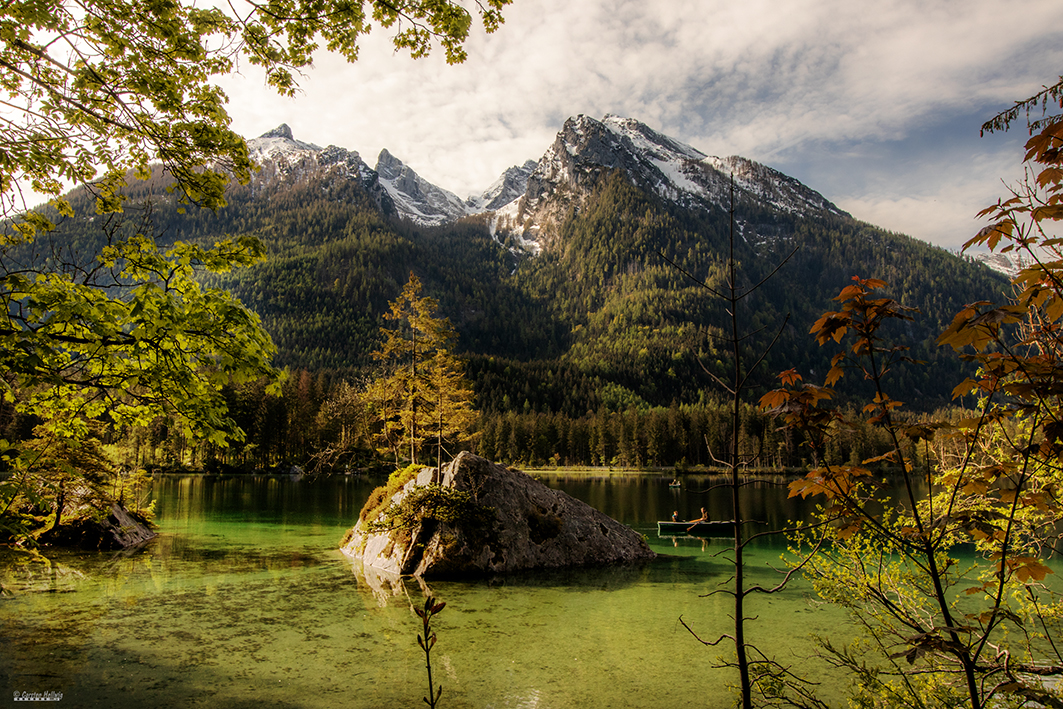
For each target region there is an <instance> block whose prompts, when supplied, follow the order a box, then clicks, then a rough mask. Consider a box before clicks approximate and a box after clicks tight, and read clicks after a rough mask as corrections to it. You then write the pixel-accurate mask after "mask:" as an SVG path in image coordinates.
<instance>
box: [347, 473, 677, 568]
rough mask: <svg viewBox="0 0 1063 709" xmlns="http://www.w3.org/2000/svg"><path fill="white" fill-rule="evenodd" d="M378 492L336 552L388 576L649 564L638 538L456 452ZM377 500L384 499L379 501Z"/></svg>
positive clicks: (649, 554)
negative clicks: (446, 461)
mask: <svg viewBox="0 0 1063 709" xmlns="http://www.w3.org/2000/svg"><path fill="white" fill-rule="evenodd" d="M392 487H393V488H395V489H394V492H393V494H391V495H390V496H388V495H387V492H383V491H384V490H385V488H378V490H377V492H376V493H375V495H374V496H371V497H370V500H369V502H367V503H366V507H365V508H364V509H363V510H362V517H361V518H360V519H359V520H358V524H357V525H356V526H355V527H354V529H353V530H351V532H350V533H349V534H348V538H347V539H346V540H344V544H343V548H342V550H343V552H344V553H345V554H347V555H349V556H351V557H354V558H356V559H360V560H361V561H362V562H363V563H364V564H367V565H369V566H372V567H375V568H377V569H381V570H383V571H388V572H391V573H396V574H412V575H416V576H424V577H432V576H435V577H440V576H462V575H478V574H503V573H508V572H513V571H523V570H529V569H555V568H563V567H569V566H601V565H606V564H627V563H634V562H641V561H647V560H649V559H652V558H654V557H655V556H656V555H655V554H654V552H653V551H652V550H651V549H650V548H649V546H648V545H647V544H646V541H645V540H644V539H643V538H642V536H641V535H640V534H638V533H636V532H635V531H634V530H632V529H631V528H630V527H627V526H625V525H623V524H620V523H619V522H617V521H616V520H614V519H612V518H610V517H608V516H607V515H604V514H602V513H601V512H599V511H598V510H596V509H594V508H593V507H591V506H590V505H587V504H586V503H583V502H580V501H579V500H577V499H575V498H573V497H571V496H569V495H567V494H565V493H563V492H561V491H559V490H552V489H550V488H548V487H546V486H545V485H543V484H542V483H540V482H538V481H536V480H534V479H532V478H530V477H528V476H527V475H525V474H524V473H522V472H520V471H517V470H511V469H509V468H506V467H503V466H501V465H496V464H494V463H491V462H490V461H487V460H484V459H483V458H480V457H478V456H475V455H472V454H471V453H461V454H460V455H458V457H457V458H455V459H454V461H453V462H452V463H451V464H450V465H448V466H446V467H445V468H444V469H443V470H442V471H439V470H438V469H436V468H424V469H422V470H421V471H420V472H419V473H417V474H416V476H415V477H413V478H412V479H410V480H408V481H402V480H393V481H392ZM381 495H384V496H385V497H388V498H389V499H382V498H381Z"/></svg>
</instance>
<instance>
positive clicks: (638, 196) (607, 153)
mask: <svg viewBox="0 0 1063 709" xmlns="http://www.w3.org/2000/svg"><path fill="white" fill-rule="evenodd" d="M278 130H279V129H278ZM267 137H268V138H269V145H270V146H272V149H273V150H274V152H273V153H269V154H267V153H266V152H264V151H263V152H262V155H261V156H260V157H262V158H263V159H265V167H264V169H263V170H262V171H261V172H260V173H259V174H258V175H257V176H256V177H255V178H254V180H253V181H252V182H251V183H250V184H249V185H246V186H235V187H233V188H232V189H231V190H230V192H229V195H228V201H229V204H228V206H227V207H225V208H224V209H222V210H219V211H218V212H217V213H216V214H215V213H211V212H208V211H202V210H196V209H194V208H189V209H188V211H187V213H180V211H179V209H178V206H177V205H176V204H174V203H173V201H172V199H171V198H170V197H169V196H168V195H167V194H166V192H165V190H164V189H163V188H164V187H165V179H164V178H163V176H161V175H156V176H155V177H154V178H153V180H152V181H149V182H146V183H145V182H134V183H132V184H131V186H130V188H129V190H128V193H129V206H130V208H129V209H127V212H126V215H125V216H124V220H125V222H124V223H121V224H118V223H109V224H105V223H101V222H99V221H97V220H96V219H95V218H94V217H93V216H92V215H91V214H90V212H89V209H88V207H89V205H90V202H89V201H88V200H75V206H77V207H78V216H77V217H76V218H74V219H68V220H65V221H64V222H63V223H62V224H61V225H60V228H59V229H58V230H57V231H56V232H55V233H54V234H53V235H52V237H51V243H52V245H54V246H56V247H57V248H59V249H60V250H66V252H67V253H69V254H76V253H77V252H78V251H79V244H81V245H83V244H84V243H85V242H86V240H98V239H104V238H106V232H107V229H127V230H128V229H135V230H138V231H142V232H144V233H148V234H151V235H153V236H154V237H155V238H156V239H159V240H163V241H169V240H174V239H192V240H204V241H209V242H213V241H214V240H217V239H219V238H222V237H224V236H226V235H243V234H247V235H252V236H255V237H258V238H259V239H261V241H262V242H263V243H264V245H265V246H266V249H267V252H268V258H267V259H266V261H265V262H263V263H261V264H259V265H257V266H254V267H252V268H250V269H245V270H242V271H238V272H233V273H229V274H225V275H223V276H220V277H219V276H215V277H213V280H212V281H211V283H210V284H211V285H214V286H219V287H224V288H228V289H231V290H232V291H233V292H234V293H235V294H236V295H237V296H238V297H239V298H240V299H241V300H243V301H244V302H245V303H246V304H247V305H248V306H249V307H250V308H251V309H252V310H254V311H255V312H257V313H258V314H259V315H260V316H261V317H262V320H263V323H264V325H265V326H266V328H267V330H268V331H269V332H270V333H271V334H272V336H273V338H274V340H275V342H276V344H277V346H278V358H277V360H278V364H280V365H283V366H288V367H291V368H297V369H308V370H312V371H323V370H328V371H333V372H335V373H336V374H337V375H338V376H343V377H355V376H357V375H358V374H359V373H360V372H362V371H364V370H365V369H366V368H367V367H371V366H372V359H371V357H370V352H371V351H372V350H373V348H374V347H375V346H376V344H377V342H378V337H379V327H380V326H381V324H382V319H381V316H382V314H383V312H384V311H385V309H386V305H387V303H388V301H389V300H391V299H394V298H395V296H396V295H397V294H398V293H399V291H400V290H401V288H402V285H403V284H404V283H405V282H406V279H407V278H408V276H409V274H410V273H411V272H413V273H416V274H417V276H418V277H419V278H420V279H421V281H422V282H423V283H424V286H425V292H426V293H427V294H429V295H432V296H434V297H436V298H437V299H438V300H439V302H440V306H441V314H442V315H444V316H447V317H449V318H450V320H451V321H452V323H453V324H454V325H455V327H456V329H457V331H458V333H459V335H460V343H459V347H460V349H461V351H462V352H463V353H464V354H465V356H466V357H467V358H468V362H469V375H470V378H471V379H472V381H473V385H474V388H475V390H476V392H477V397H478V403H479V406H480V407H481V408H482V409H483V410H488V411H504V410H515V411H554V412H562V413H566V414H568V415H570V416H580V415H583V414H585V413H586V412H588V411H597V410H599V409H600V408H602V407H603V406H604V407H606V408H609V409H611V410H621V409H624V408H627V407H629V406H636V407H646V406H668V405H669V404H670V403H671V402H673V401H678V402H680V403H683V402H687V403H693V402H697V401H699V400H702V399H703V398H704V397H706V396H708V395H710V392H711V391H712V389H713V386H712V384H711V382H710V379H709V377H707V376H706V375H705V373H704V372H703V371H702V368H703V367H704V368H707V369H709V370H710V371H712V372H714V373H717V374H723V373H724V372H725V371H726V370H727V369H728V367H729V364H728V362H727V357H726V356H725V355H724V354H722V353H721V350H722V349H723V343H721V341H720V336H721V328H722V327H723V326H724V324H725V322H726V313H725V311H724V307H723V304H722V303H720V302H718V301H715V300H714V299H713V297H712V296H711V294H710V293H709V291H708V290H707V289H705V288H703V287H701V286H699V285H698V284H696V283H695V282H694V281H693V280H691V278H689V277H688V276H687V275H684V273H683V271H685V272H686V273H688V274H691V275H692V276H693V277H694V278H696V279H698V280H701V281H703V282H704V283H706V284H708V285H710V286H719V285H720V284H721V283H722V279H723V277H724V273H725V261H726V253H727V245H728V241H729V238H730V236H731V217H730V215H729V213H728V210H729V209H730V206H731V205H730V199H731V197H730V190H729V180H730V175H731V174H734V175H735V184H736V189H735V197H734V200H735V203H734V209H735V224H736V227H735V235H734V236H735V240H736V250H737V254H738V260H739V274H740V275H739V278H740V281H741V282H742V283H744V284H746V285H752V284H755V283H758V282H759V281H760V280H761V279H762V278H764V277H765V276H766V275H767V274H768V273H770V272H771V271H772V270H773V269H774V268H775V267H776V266H777V265H778V264H779V263H780V262H782V261H784V260H786V259H787V257H789V260H788V261H786V263H785V264H784V265H783V266H782V268H781V269H780V270H779V272H778V273H777V274H776V275H775V276H774V277H773V278H772V279H770V280H769V281H768V282H767V283H766V284H765V285H764V286H763V287H762V288H761V289H759V290H757V291H756V292H754V293H753V294H752V295H751V296H750V297H749V298H748V299H747V300H746V301H744V303H743V306H742V310H741V311H740V313H739V315H740V318H741V321H742V323H743V327H744V329H745V330H746V331H747V332H757V333H758V334H756V335H754V336H753V337H752V338H751V339H750V341H749V342H748V343H747V345H748V346H756V345H757V344H758V343H764V342H767V341H769V340H770V339H771V338H772V337H773V336H774V333H775V331H776V330H777V329H778V328H779V327H781V326H782V324H783V322H784V320H785V319H786V316H787V315H789V320H788V321H787V325H786V327H785V332H784V333H783V335H782V337H781V338H780V340H779V343H778V344H777V345H776V347H775V349H774V350H773V352H772V354H771V355H770V356H769V358H768V359H767V361H766V362H765V363H764V366H763V368H762V369H761V370H760V371H759V374H758V376H759V381H761V382H763V383H764V384H770V383H771V381H772V377H773V376H774V373H775V372H777V371H778V370H780V369H784V368H789V367H796V368H798V369H799V370H800V371H802V372H803V373H804V374H805V375H806V376H809V377H811V378H813V379H818V378H820V377H821V376H822V374H823V373H825V372H826V369H827V365H826V362H827V359H828V358H829V353H826V352H821V351H820V349H819V348H818V347H816V346H815V344H814V343H813V341H812V340H811V338H810V337H809V336H808V335H807V334H806V333H807V332H808V329H809V327H810V326H811V324H812V322H813V321H814V320H815V318H816V317H817V315H818V314H819V313H820V312H822V311H823V310H825V309H828V308H830V307H831V298H832V297H833V296H834V295H836V294H837V292H838V291H839V290H840V289H841V288H842V287H844V286H845V285H846V284H847V283H848V282H849V280H850V279H851V277H852V276H854V275H860V276H863V277H872V276H873V277H876V278H880V279H883V280H885V281H887V282H889V283H890V286H891V289H890V295H892V296H893V297H895V298H897V299H898V300H901V301H902V302H904V303H905V304H907V305H911V306H914V307H917V308H919V309H920V310H921V311H922V313H923V316H922V317H921V318H920V319H919V320H918V321H917V322H915V323H912V324H910V325H909V326H908V327H907V328H906V329H905V330H904V331H903V332H897V333H895V334H896V335H897V337H898V339H899V340H900V342H901V343H902V344H906V345H909V346H911V347H912V348H913V355H914V356H915V357H917V358H918V359H921V360H926V361H927V362H928V364H927V366H925V367H921V368H920V367H909V368H906V369H904V370H903V371H900V372H898V376H899V377H900V381H899V382H898V383H899V384H900V386H901V387H902V388H903V390H904V391H906V392H910V394H909V396H910V397H913V398H916V399H918V400H919V401H913V402H912V403H913V404H915V405H917V406H918V405H920V403H922V404H923V405H925V406H928V407H929V406H934V405H937V404H940V403H943V402H945V401H947V400H948V396H949V392H950V391H951V389H952V387H953V386H954V385H955V383H956V382H957V381H959V379H960V378H961V374H960V372H961V369H960V367H961V365H960V363H959V362H958V361H957V360H956V359H955V357H951V356H948V355H947V353H945V352H943V351H940V350H939V349H938V348H937V347H935V346H934V338H935V337H936V336H937V334H938V333H939V332H940V331H941V330H942V329H943V327H944V326H945V324H946V323H947V322H948V321H949V320H951V317H952V315H953V314H954V313H955V312H956V311H957V310H958V309H959V308H960V307H962V306H963V305H964V304H966V303H968V302H972V301H976V300H1000V299H1001V297H1002V293H1003V292H1004V290H1005V288H1006V285H1007V284H1006V281H1005V279H1004V278H1003V277H1001V276H999V275H998V274H995V273H993V272H992V271H990V270H989V269H988V268H986V267H985V266H982V265H979V264H974V263H971V262H968V261H967V260H964V259H961V258H958V257H956V256H954V255H952V254H949V253H947V252H945V251H943V250H941V249H937V248H935V247H931V246H928V245H926V244H924V243H922V242H919V241H917V240H914V239H911V238H909V237H906V236H902V235H897V234H891V233H887V232H885V231H883V230H881V229H878V228H876V227H873V226H871V225H868V224H864V223H861V222H859V221H856V220H854V219H853V218H851V217H850V216H849V215H847V214H845V213H844V212H841V211H840V210H838V209H837V208H836V207H834V205H832V204H830V202H829V201H827V200H826V199H824V198H823V197H822V196H821V195H818V194H817V193H815V192H814V191H812V190H810V189H809V188H807V187H805V186H804V185H801V184H800V183H798V182H797V181H796V180H793V179H792V178H788V177H786V176H784V175H780V174H779V173H776V172H775V171H772V170H770V169H768V168H765V167H764V166H760V165H757V164H756V163H751V162H750V161H744V160H742V159H740V158H727V159H719V158H709V157H706V156H704V155H702V154H701V153H699V152H697V151H696V150H693V149H692V148H689V147H688V146H683V145H681V144H678V143H674V142H671V141H670V140H669V139H667V138H665V137H664V136H660V135H659V134H656V133H654V132H652V131H650V130H649V129H647V128H646V127H645V126H642V124H638V123H637V122H633V121H630V120H620V119H606V121H605V122H604V123H601V122H596V121H593V120H588V119H584V118H583V117H580V118H579V119H573V120H571V121H569V122H568V123H566V127H565V128H564V129H563V130H562V132H560V133H559V134H558V142H557V143H555V145H554V146H552V147H551V148H550V149H549V150H548V151H547V153H546V154H545V155H544V156H543V158H542V159H541V160H540V161H539V163H538V165H537V166H536V168H535V169H534V170H529V169H527V168H529V167H530V166H526V168H525V169H524V170H523V171H522V172H520V174H519V175H518V178H519V179H520V180H522V181H523V180H526V188H525V192H524V194H523V195H522V196H521V197H519V198H518V199H516V200H514V201H513V202H511V203H510V204H509V205H506V206H503V207H501V208H500V209H499V210H498V211H496V212H486V213H481V214H469V215H466V216H461V217H459V218H457V219H455V220H452V221H449V222H447V223H445V224H442V225H440V226H432V227H427V226H421V225H418V224H415V223H413V222H411V221H407V220H404V219H401V218H400V217H399V215H398V213H397V210H396V206H395V204H396V203H395V201H394V200H393V199H392V198H391V195H390V193H389V192H388V190H389V189H391V187H389V184H390V183H389V182H387V181H381V180H380V179H379V175H378V174H377V173H376V171H374V170H372V169H370V168H369V167H368V166H367V165H366V164H365V163H364V162H362V161H361V159H360V157H359V156H358V154H357V153H353V152H348V151H346V150H343V149H341V148H335V147H329V148H325V149H320V148H317V146H313V145H311V144H306V143H298V146H300V147H299V149H298V150H293V151H290V152H288V153H285V152H284V151H283V150H281V151H280V152H279V153H278V152H277V146H278V145H281V146H282V147H283V145H288V143H286V142H285V141H291V136H290V132H284V131H280V130H279V132H272V133H271V134H267ZM251 143H252V147H254V146H255V142H254V141H251ZM292 144H295V142H294V141H292ZM263 145H264V144H263ZM418 179H420V178H418ZM509 189H510V190H511V191H512V192H514V193H516V191H517V190H516V189H515V188H514V187H513V185H512V178H511V179H510V187H509ZM406 197H407V198H408V195H406ZM474 203H475V204H479V203H476V201H475V200H469V202H468V204H469V205H474ZM137 205H139V206H137ZM478 208H480V207H475V208H474V206H470V208H469V212H475V211H476V209H478ZM529 244H534V248H528V245H529ZM795 249H796V251H795ZM81 251H83V252H85V253H91V252H92V251H91V250H90V249H81ZM791 252H793V255H792V256H791V255H790V254H791ZM72 257H73V256H72ZM669 262H673V263H674V264H675V265H672V264H670V263H669ZM677 267H678V268H677ZM680 269H681V270H680Z"/></svg>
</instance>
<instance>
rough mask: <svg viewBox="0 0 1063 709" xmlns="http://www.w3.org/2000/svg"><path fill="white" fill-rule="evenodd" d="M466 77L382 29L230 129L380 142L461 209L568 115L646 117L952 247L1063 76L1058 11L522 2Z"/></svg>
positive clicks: (968, 231)
mask: <svg viewBox="0 0 1063 709" xmlns="http://www.w3.org/2000/svg"><path fill="white" fill-rule="evenodd" d="M467 49H468V52H469V59H468V61H467V62H466V63H465V64H462V65H458V66H448V65H447V64H446V63H445V62H444V60H443V56H442V53H441V52H437V53H436V54H434V55H432V56H430V57H429V58H427V59H421V60H416V61H415V60H412V59H410V58H409V56H408V55H406V54H404V53H395V52H394V51H393V50H392V48H391V46H390V44H389V35H388V34H387V31H386V30H384V31H380V30H378V31H377V33H376V34H374V35H370V36H369V37H367V38H366V39H365V40H364V42H363V44H362V49H361V58H360V59H359V60H358V62H357V63H355V64H346V63H345V62H344V61H343V60H341V59H339V58H337V57H334V56H329V55H326V54H322V55H320V56H319V57H317V59H316V62H315V66H314V68H313V69H312V70H310V71H308V72H306V75H305V76H304V77H303V78H302V80H301V87H302V92H301V94H300V95H299V96H298V97H297V98H295V99H288V98H282V97H278V96H276V95H273V94H271V93H270V91H269V90H268V89H266V88H265V87H264V84H263V81H262V77H261V74H259V73H257V72H256V71H255V70H254V69H253V68H251V67H246V66H245V67H242V73H241V74H240V75H238V76H235V77H232V78H231V79H230V80H227V81H226V83H225V84H224V86H225V89H226V91H227V92H228V93H229V96H230V100H231V104H230V113H231V115H232V117H233V124H234V128H235V129H236V130H238V131H240V132H241V133H243V134H244V135H245V136H247V137H254V136H256V135H260V134H261V133H263V132H265V131H267V130H270V129H271V128H274V127H276V126H277V125H279V124H280V123H287V124H289V125H290V126H291V127H292V130H293V132H294V133H295V137H296V138H298V139H301V140H305V141H309V142H313V143H317V144H318V145H322V146H324V145H328V144H335V145H340V146H343V147H345V148H349V149H352V150H357V151H359V152H360V153H361V154H362V156H363V158H364V159H365V160H366V161H367V162H368V163H370V165H372V164H375V161H376V155H377V154H378V153H379V151H380V149H381V148H384V147H386V148H387V149H388V150H389V151H390V152H391V153H392V154H394V155H396V156H397V157H399V158H400V159H402V160H403V161H404V162H405V163H406V164H407V165H409V166H410V167H411V168H413V169H414V170H416V171H417V172H418V173H419V174H420V175H422V176H423V177H425V178H426V179H428V180H430V181H432V182H434V183H435V184H437V185H439V186H441V187H444V188H446V189H449V190H450V191H452V192H455V193H456V194H458V195H459V196H462V197H464V196H467V195H469V194H472V193H478V192H480V191H482V190H483V189H484V188H486V187H487V186H489V185H490V184H491V183H492V182H493V181H494V180H495V178H496V177H497V176H498V175H499V174H500V173H501V172H502V171H503V170H504V169H505V168H507V167H509V166H510V165H515V164H520V163H523V162H524V161H525V160H527V159H529V158H531V159H535V160H537V159H538V158H539V157H540V156H541V155H542V154H543V152H544V151H545V150H546V148H547V147H548V146H549V145H550V143H551V142H553V139H554V136H555V134H556V133H557V131H558V130H559V129H560V127H561V125H562V124H563V123H564V121H565V119H566V118H567V117H569V116H573V115H576V114H580V113H584V114H588V115H591V116H594V117H596V118H601V117H602V116H604V115H605V114H608V113H612V114H616V115H621V116H626V117H631V118H636V119H638V120H640V121H642V122H644V123H646V124H648V125H649V126H651V127H652V128H654V129H656V130H659V131H661V132H663V133H665V134H666V135H669V136H672V137H674V138H677V139H680V140H682V141H683V142H686V143H688V144H690V145H692V146H694V147H695V148H698V149H699V150H701V151H702V152H705V153H708V154H710V155H718V156H721V157H722V156H727V155H741V156H744V157H747V158H751V159H753V160H757V161H759V162H762V163H765V164H767V165H770V166H771V167H774V168H776V169H778V170H781V171H782V172H785V173H787V174H789V175H792V176H794V177H796V178H798V179H799V180H801V181H802V182H804V183H805V184H807V185H809V186H810V187H812V188H813V189H816V190H818V191H819V192H821V193H822V194H823V195H825V196H826V197H827V198H828V199H830V200H832V201H833V202H835V203H836V204H838V205H839V206H840V207H841V208H842V209H845V210H847V211H849V212H850V213H851V214H853V216H855V217H857V218H858V219H862V220H864V221H868V222H872V223H874V224H877V225H879V226H882V227H884V228H887V229H891V230H894V231H899V232H904V233H907V234H911V235H912V236H915V237H918V238H921V239H924V240H927V241H930V242H932V243H935V244H938V245H940V246H944V247H948V248H955V247H957V246H959V245H960V244H962V243H963V242H964V241H965V240H966V239H967V238H969V237H970V236H972V235H973V234H974V233H975V232H976V231H977V229H978V222H977V221H976V220H975V218H974V216H975V214H976V213H977V212H978V210H979V209H981V208H982V207H984V206H986V205H988V204H989V203H991V202H993V201H994V200H995V199H996V198H997V197H1000V196H1001V195H1002V194H1004V183H1010V182H1013V181H1014V180H1015V179H1016V178H1017V177H1018V176H1019V175H1020V174H1021V170H1020V166H1019V163H1020V160H1021V157H1022V144H1023V143H1024V142H1025V137H1026V136H1025V130H1024V129H1023V128H1022V127H1021V126H1020V127H1018V128H1017V129H1013V130H1012V131H1011V132H1010V133H1007V134H997V135H987V136H985V137H979V127H980V126H981V124H982V122H983V121H985V120H986V119H988V118H990V117H992V116H993V115H994V114H995V113H997V112H998V111H1000V110H1001V109H1003V108H1006V107H1007V106H1008V105H1009V104H1010V103H1011V102H1013V101H1015V100H1016V99H1022V98H1026V97H1027V96H1030V95H1032V94H1033V93H1035V92H1036V91H1037V90H1038V89H1039V88H1040V87H1041V86H1042V85H1043V84H1045V83H1054V82H1055V81H1056V80H1057V77H1058V76H1059V75H1060V74H1061V73H1063V2H1059V0H912V1H909V0H878V1H876V2H873V3H872V2H853V0H772V1H767V0H743V1H742V2H735V1H734V0H728V1H727V2H723V1H720V0H514V4H513V5H512V6H511V7H510V8H509V9H508V11H507V12H506V22H505V24H504V25H503V26H502V28H501V29H499V30H498V31H497V32H496V33H494V34H491V35H486V34H484V32H483V31H482V30H481V29H474V31H473V34H472V37H471V38H470V41H469V43H468V45H467Z"/></svg>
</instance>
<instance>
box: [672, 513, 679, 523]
mask: <svg viewBox="0 0 1063 709" xmlns="http://www.w3.org/2000/svg"><path fill="white" fill-rule="evenodd" d="M672 521H673V522H678V521H679V510H676V511H675V512H673V513H672Z"/></svg>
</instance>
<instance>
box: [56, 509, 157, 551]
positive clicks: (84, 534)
mask: <svg viewBox="0 0 1063 709" xmlns="http://www.w3.org/2000/svg"><path fill="white" fill-rule="evenodd" d="M156 536H157V535H156V533H155V531H154V530H152V529H151V527H150V526H149V525H148V523H147V522H146V521H145V520H144V519H143V518H141V517H140V516H139V515H135V514H133V513H132V512H130V511H129V510H127V509H126V508H125V507H122V506H121V505H118V504H112V505H111V508H110V510H109V512H108V514H107V516H106V517H104V518H103V519H102V520H100V521H95V520H92V519H77V520H75V521H73V522H71V523H69V524H63V525H60V526H59V528H58V529H54V530H48V531H47V532H45V533H44V534H42V535H41V537H40V540H39V541H41V542H42V543H44V544H47V545H51V546H63V547H78V548H81V549H101V550H108V551H113V550H116V549H128V548H130V547H134V546H137V545H138V544H143V543H144V542H146V541H148V540H150V539H154V538H155V537H156Z"/></svg>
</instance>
